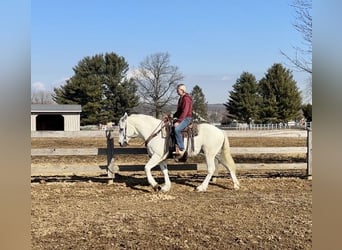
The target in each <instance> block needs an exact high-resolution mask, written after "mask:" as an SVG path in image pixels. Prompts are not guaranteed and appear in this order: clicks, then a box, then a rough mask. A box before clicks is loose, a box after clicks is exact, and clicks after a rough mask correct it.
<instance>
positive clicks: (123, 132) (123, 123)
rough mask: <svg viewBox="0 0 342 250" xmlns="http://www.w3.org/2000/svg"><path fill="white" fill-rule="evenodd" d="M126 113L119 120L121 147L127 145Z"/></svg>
mask: <svg viewBox="0 0 342 250" xmlns="http://www.w3.org/2000/svg"><path fill="white" fill-rule="evenodd" d="M127 118H128V115H127V113H125V114H124V116H123V117H121V118H120V120H119V145H120V146H121V147H125V146H127V145H128V137H127Z"/></svg>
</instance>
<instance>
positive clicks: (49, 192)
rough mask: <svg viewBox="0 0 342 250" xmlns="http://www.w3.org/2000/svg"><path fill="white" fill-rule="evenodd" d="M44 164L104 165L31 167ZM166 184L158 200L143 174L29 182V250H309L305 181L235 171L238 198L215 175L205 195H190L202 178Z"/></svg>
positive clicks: (293, 141) (293, 174) (37, 141)
mask: <svg viewBox="0 0 342 250" xmlns="http://www.w3.org/2000/svg"><path fill="white" fill-rule="evenodd" d="M80 139H81V140H80ZM235 139H236V140H235ZM270 139H271V141H270ZM230 141H231V145H232V146H236V147H242V146H246V145H250V146H253V147H256V145H261V146H271V145H274V146H305V143H306V142H305V139H303V138H276V139H274V138H267V139H266V138H264V139H260V138H259V139H257V140H256V139H251V138H234V139H233V138H232V139H231V140H230ZM256 143H257V144H256ZM135 144H137V145H138V144H140V141H135ZM32 147H33V148H42V147H80V148H81V147H106V142H105V140H104V139H103V138H98V139H97V138H77V139H75V138H64V139H61V138H48V139H47V138H32ZM97 157H99V156H97ZM101 157H102V156H101ZM118 157H122V158H121V159H120V158H119V159H116V161H119V160H121V161H127V162H132V161H139V162H140V163H141V160H144V158H132V156H129V158H127V156H126V157H125V156H118ZM136 157H147V156H144V155H142V156H141V155H140V156H136ZM241 157H245V158H244V159H247V158H248V157H250V156H248V155H246V156H241ZM253 157H254V156H253ZM267 157H268V158H270V157H269V156H267ZM267 157H266V156H265V158H267ZM272 157H273V158H274V157H275V156H272ZM280 157H283V158H282V159H281V160H284V161H288V160H289V157H288V156H280ZM80 159H81V160H80ZM190 159H191V158H190ZM234 159H235V160H236V161H237V162H239V160H243V159H241V158H240V159H238V158H236V157H234ZM196 160H198V159H196ZM51 161H53V162H54V161H55V163H58V164H61V162H62V163H64V162H65V163H66V164H67V162H68V161H74V163H75V164H89V163H91V164H104V165H105V164H106V157H105V156H104V157H103V158H94V157H90V158H89V157H88V156H85V157H84V158H83V157H69V156H67V157H66V156H65V157H64V158H61V157H59V158H58V157H55V158H54V157H32V163H33V164H47V163H48V162H51ZM75 161H76V162H75ZM153 174H154V176H156V180H157V181H158V183H162V182H163V178H162V176H161V173H160V172H159V171H155V172H154V173H153ZM170 177H171V181H172V188H171V191H170V192H168V193H166V194H162V193H157V192H154V191H153V190H152V188H151V187H150V186H149V185H148V183H147V180H146V176H145V174H144V173H143V172H133V173H132V172H120V174H116V177H115V179H114V183H113V184H112V185H109V184H107V181H106V179H105V178H104V176H95V177H94V176H93V177H88V176H50V177H40V178H33V179H31V180H32V181H31V202H32V203H31V204H32V206H31V237H32V241H31V242H32V249H311V248H312V181H309V180H307V179H305V178H304V177H305V171H303V170H292V171H289V170H284V171H279V170H277V171H272V170H267V171H266V170H264V171H262V170H253V171H252V170H248V171H247V170H245V171H243V170H241V171H239V173H238V178H239V180H240V182H241V185H242V188H241V189H240V190H239V191H235V190H233V188H232V187H233V183H232V180H231V179H230V178H229V176H228V175H227V173H225V172H222V173H220V175H219V177H218V179H217V182H216V183H215V184H214V183H211V184H210V185H209V188H208V191H207V192H205V193H197V192H195V191H194V189H195V187H196V186H198V185H199V184H200V183H201V182H202V181H203V179H204V177H205V172H201V171H196V172H195V171H182V172H177V171H170Z"/></svg>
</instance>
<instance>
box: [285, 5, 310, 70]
mask: <svg viewBox="0 0 342 250" xmlns="http://www.w3.org/2000/svg"><path fill="white" fill-rule="evenodd" d="M291 6H292V7H293V8H294V9H295V22H294V24H293V26H294V27H295V29H296V30H297V31H298V32H299V33H301V34H302V37H303V39H304V42H303V44H302V46H293V48H294V50H295V56H294V57H292V56H289V55H287V54H286V53H284V52H283V51H281V54H282V55H284V56H285V57H286V58H287V59H288V60H289V61H290V63H291V64H292V65H293V66H294V67H295V68H297V69H298V70H300V71H304V72H307V73H309V74H312V14H311V12H312V0H293V4H291Z"/></svg>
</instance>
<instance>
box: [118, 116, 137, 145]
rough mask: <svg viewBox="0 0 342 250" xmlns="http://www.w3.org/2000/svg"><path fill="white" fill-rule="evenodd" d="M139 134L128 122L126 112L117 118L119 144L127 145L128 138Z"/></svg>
mask: <svg viewBox="0 0 342 250" xmlns="http://www.w3.org/2000/svg"><path fill="white" fill-rule="evenodd" d="M137 136H139V134H138V132H137V130H136V129H135V127H134V126H133V125H132V124H130V123H129V117H128V115H127V113H125V114H124V115H123V117H121V118H120V120H119V145H120V146H121V147H125V146H127V145H128V141H129V139H130V138H133V137H137Z"/></svg>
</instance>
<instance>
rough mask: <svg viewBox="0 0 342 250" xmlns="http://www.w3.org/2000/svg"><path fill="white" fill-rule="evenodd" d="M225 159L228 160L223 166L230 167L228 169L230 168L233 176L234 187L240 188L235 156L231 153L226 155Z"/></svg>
mask: <svg viewBox="0 0 342 250" xmlns="http://www.w3.org/2000/svg"><path fill="white" fill-rule="evenodd" d="M225 161H226V162H225V164H223V166H224V167H225V168H228V169H227V170H229V173H230V176H231V177H232V180H233V182H234V189H235V190H238V189H239V188H240V182H239V180H238V179H237V177H236V165H235V162H234V160H233V157H232V156H231V155H230V154H229V155H226V157H225ZM221 163H223V162H221ZM226 164H227V165H228V166H227V165H226Z"/></svg>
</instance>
